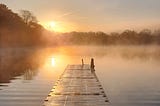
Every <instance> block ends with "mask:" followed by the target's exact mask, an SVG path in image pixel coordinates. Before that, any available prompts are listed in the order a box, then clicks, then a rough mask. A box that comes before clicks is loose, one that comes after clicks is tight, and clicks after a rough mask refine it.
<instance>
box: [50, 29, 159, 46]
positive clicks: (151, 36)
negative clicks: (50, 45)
mask: <svg viewBox="0 0 160 106" xmlns="http://www.w3.org/2000/svg"><path fill="white" fill-rule="evenodd" d="M53 39H54V41H58V44H60V45H61V44H63V45H150V44H157V45H159V44H160V30H156V31H154V32H152V31H151V30H149V29H144V30H142V31H140V32H136V31H133V30H125V31H123V32H122V33H116V32H113V33H110V34H107V33H104V32H70V33H61V34H58V35H57V36H56V39H57V40H56V39H55V37H54V38H53ZM58 39H60V40H58Z"/></svg>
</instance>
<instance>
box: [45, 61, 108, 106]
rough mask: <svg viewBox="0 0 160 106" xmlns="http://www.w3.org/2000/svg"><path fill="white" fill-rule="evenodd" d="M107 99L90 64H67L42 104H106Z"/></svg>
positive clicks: (66, 105) (65, 105)
mask: <svg viewBox="0 0 160 106" xmlns="http://www.w3.org/2000/svg"><path fill="white" fill-rule="evenodd" d="M108 105H109V100H108V99H107V97H106V94H105V92H104V90H103V87H102V85H101V84H100V82H99V80H98V78H97V76H96V74H95V72H91V69H90V65H88V64H85V65H68V66H67V68H66V69H65V71H64V73H63V74H62V75H61V76H60V78H59V79H58V81H57V82H56V84H55V85H54V86H53V89H52V90H51V91H50V93H49V95H48V97H47V98H46V100H45V102H44V106H108Z"/></svg>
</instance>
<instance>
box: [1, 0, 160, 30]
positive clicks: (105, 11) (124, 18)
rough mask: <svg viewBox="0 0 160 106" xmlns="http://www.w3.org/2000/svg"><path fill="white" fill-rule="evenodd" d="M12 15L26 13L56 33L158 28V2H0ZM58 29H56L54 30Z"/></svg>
mask: <svg viewBox="0 0 160 106" xmlns="http://www.w3.org/2000/svg"><path fill="white" fill-rule="evenodd" d="M0 2H1V3H4V4H6V5H7V6H8V7H9V8H10V9H12V10H13V11H14V12H18V11H19V10H21V9H27V10H30V11H32V12H33V13H34V15H35V16H36V17H37V18H38V20H39V22H40V23H41V24H43V25H47V24H48V23H49V22H51V21H54V22H55V23H56V25H55V26H54V27H55V30H56V31H74V30H75V31H104V32H111V31H122V30H125V29H134V30H141V29H143V28H151V29H153V28H155V29H157V28H158V27H159V28H160V0H0ZM56 27H57V28H56Z"/></svg>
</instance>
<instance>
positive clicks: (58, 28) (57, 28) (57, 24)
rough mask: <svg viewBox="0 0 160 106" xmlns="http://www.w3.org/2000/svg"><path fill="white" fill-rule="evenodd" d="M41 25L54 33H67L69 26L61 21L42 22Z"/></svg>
mask: <svg viewBox="0 0 160 106" xmlns="http://www.w3.org/2000/svg"><path fill="white" fill-rule="evenodd" d="M40 24H41V25H42V26H43V27H44V28H46V29H47V30H49V31H54V32H67V31H68V25H67V24H66V23H64V22H61V21H53V20H52V21H48V22H40Z"/></svg>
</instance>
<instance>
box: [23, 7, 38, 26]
mask: <svg viewBox="0 0 160 106" xmlns="http://www.w3.org/2000/svg"><path fill="white" fill-rule="evenodd" d="M20 16H21V17H22V19H23V21H24V22H25V23H26V24H27V25H30V23H37V22H38V21H37V18H36V17H35V16H34V15H33V14H32V12H30V11H28V10H20Z"/></svg>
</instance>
